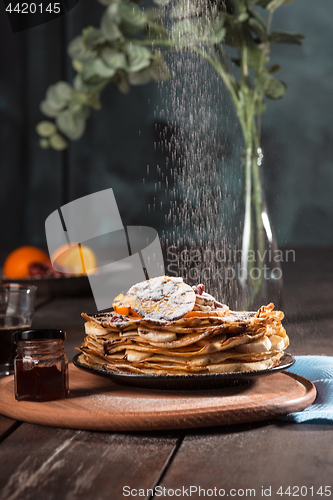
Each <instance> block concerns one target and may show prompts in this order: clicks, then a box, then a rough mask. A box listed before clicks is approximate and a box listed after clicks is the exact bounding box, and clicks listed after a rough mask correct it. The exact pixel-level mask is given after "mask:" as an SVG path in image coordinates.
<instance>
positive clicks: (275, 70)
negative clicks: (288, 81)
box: [266, 64, 282, 73]
mask: <svg viewBox="0 0 333 500" xmlns="http://www.w3.org/2000/svg"><path fill="white" fill-rule="evenodd" d="M281 69H282V68H281V65H280V64H273V65H272V66H269V67H268V68H266V71H268V73H278V72H279V71H281Z"/></svg>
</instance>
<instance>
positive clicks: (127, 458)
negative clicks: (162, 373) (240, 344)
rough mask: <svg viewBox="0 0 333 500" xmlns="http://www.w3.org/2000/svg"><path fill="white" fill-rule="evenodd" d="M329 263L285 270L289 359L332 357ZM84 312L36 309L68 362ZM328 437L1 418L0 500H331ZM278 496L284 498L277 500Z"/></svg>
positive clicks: (317, 253)
mask: <svg viewBox="0 0 333 500" xmlns="http://www.w3.org/2000/svg"><path fill="white" fill-rule="evenodd" d="M332 257H333V251H332V249H317V250H305V249H303V250H296V262H291V263H286V264H285V265H284V276H285V289H284V295H283V309H284V311H285V313H286V321H285V326H286V327H287V331H288V334H289V337H290V339H291V347H290V349H288V351H289V352H291V354H326V355H333V340H332V339H333V321H332V319H333V307H332V303H333V286H332V284H333V258H332ZM83 310H85V311H89V310H93V300H92V298H91V297H85V298H71V299H68V298H66V299H61V298H55V299H52V300H49V301H47V302H45V303H44V304H42V305H40V306H39V307H38V308H37V311H36V314H35V318H34V325H33V326H34V327H36V328H40V327H49V328H63V329H65V330H66V331H67V334H68V342H67V344H68V345H67V351H68V353H69V356H70V357H71V356H73V355H74V353H75V351H74V346H76V345H79V344H80V342H81V340H82V338H83V328H82V325H83V320H82V318H81V317H80V313H81V311H83ZM332 430H333V427H332V425H326V424H325V425H324V424H292V423H286V422H283V421H281V420H275V421H269V422H263V423H255V424H243V425H234V426H229V427H214V428H206V429H193V430H189V431H170V432H169V431H164V432H137V433H110V432H107V433H106V432H87V431H73V430H64V429H58V428H50V427H42V426H38V425H31V424H27V423H20V422H16V421H13V420H10V419H8V418H5V417H3V416H0V442H1V444H0V498H1V500H9V499H11V500H15V499H20V500H22V499H24V500H28V499H30V498H31V499H37V500H43V499H47V500H51V499H57V500H67V499H68V500H74V499H81V498H83V499H84V500H90V499H92V500H104V499H105V500H106V499H107V500H113V499H123V498H126V497H128V498H134V497H137V498H146V499H148V498H153V495H152V489H154V487H156V490H155V497H156V498H159V497H160V498H171V497H172V496H175V497H176V496H178V497H179V498H189V497H191V498H202V497H204V493H206V497H207V496H211V497H212V498H216V497H217V498H218V497H221V496H222V495H223V493H224V496H229V497H235V498H241V497H244V498H248V497H255V498H265V496H271V498H273V499H279V498H282V499H283V498H288V496H289V495H288V494H287V493H288V490H287V488H288V487H289V486H290V487H291V489H290V493H292V494H294V496H298V497H303V498H307V499H308V498H325V496H326V497H329V496H333V493H331V494H330V491H331V492H332V490H333V479H332V477H333V474H332V466H333V433H332ZM302 486H303V489H302V490H301V489H299V490H297V487H299V488H301V487H302ZM321 486H322V490H319V488H320V487H321ZM325 486H326V487H327V488H326V490H325ZM191 487H192V489H190V488H191ZM199 487H200V488H201V492H200V495H199ZM280 487H282V489H279V488H280ZM215 488H216V489H215ZM262 488H263V489H264V491H263V490H262ZM306 488H307V490H306ZM131 490H133V491H131ZM140 490H141V491H140ZM147 490H148V491H147ZM168 490H170V491H168ZM171 490H173V491H171ZM318 490H319V492H320V491H321V492H322V493H323V495H320V494H319V493H318V494H317V492H318ZM279 491H280V492H287V493H286V494H284V495H282V496H281V495H279V494H278V492H279ZM325 492H326V495H325ZM270 493H271V494H270ZM269 494H270V495H269ZM291 496H293V495H291Z"/></svg>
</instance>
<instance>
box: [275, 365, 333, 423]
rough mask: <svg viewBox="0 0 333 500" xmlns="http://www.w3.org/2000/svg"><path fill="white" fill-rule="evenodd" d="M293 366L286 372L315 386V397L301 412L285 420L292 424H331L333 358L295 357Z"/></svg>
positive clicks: (332, 415) (332, 413)
mask: <svg viewBox="0 0 333 500" xmlns="http://www.w3.org/2000/svg"><path fill="white" fill-rule="evenodd" d="M295 359H296V362H295V364H294V365H293V366H292V367H291V368H289V369H288V370H286V371H288V372H292V373H297V374H298V375H301V376H302V377H305V378H307V379H309V380H311V382H312V383H313V384H314V385H315V386H316V389H317V397H316V399H315V401H314V402H313V403H312V405H310V406H308V407H307V408H305V410H303V411H298V412H295V413H289V415H287V416H286V417H284V419H285V420H289V421H292V422H307V421H313V422H314V423H326V424H327V423H333V357H332V356H295Z"/></svg>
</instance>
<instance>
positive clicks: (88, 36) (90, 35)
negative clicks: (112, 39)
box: [82, 26, 107, 50]
mask: <svg viewBox="0 0 333 500" xmlns="http://www.w3.org/2000/svg"><path fill="white" fill-rule="evenodd" d="M82 39H83V42H84V45H85V46H86V47H87V48H88V49H91V50H93V49H95V48H96V47H98V45H101V44H103V43H105V42H106V41H107V40H106V37H105V36H104V34H103V32H102V30H100V29H98V28H94V27H93V26H89V27H88V28H86V29H84V30H83V31H82Z"/></svg>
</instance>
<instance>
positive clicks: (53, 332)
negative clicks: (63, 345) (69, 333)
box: [13, 328, 66, 342]
mask: <svg viewBox="0 0 333 500" xmlns="http://www.w3.org/2000/svg"><path fill="white" fill-rule="evenodd" d="M13 338H14V342H18V341H19V340H42V339H60V340H66V332H64V331H63V330H57V329H45V328H39V329H35V330H19V331H17V332H15V333H14V335H13Z"/></svg>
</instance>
